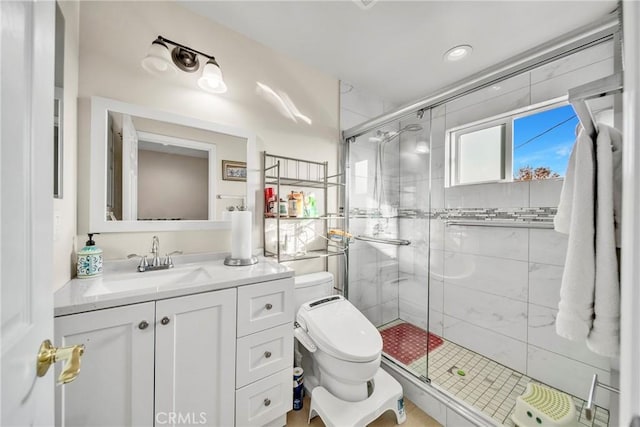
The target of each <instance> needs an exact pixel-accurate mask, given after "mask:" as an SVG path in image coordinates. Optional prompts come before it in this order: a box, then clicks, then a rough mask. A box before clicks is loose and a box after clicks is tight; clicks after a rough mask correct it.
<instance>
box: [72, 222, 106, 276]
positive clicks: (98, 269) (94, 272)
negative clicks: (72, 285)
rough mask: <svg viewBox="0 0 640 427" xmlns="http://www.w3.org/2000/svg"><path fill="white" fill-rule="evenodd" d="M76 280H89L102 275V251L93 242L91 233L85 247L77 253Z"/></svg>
mask: <svg viewBox="0 0 640 427" xmlns="http://www.w3.org/2000/svg"><path fill="white" fill-rule="evenodd" d="M77 272H78V279H89V278H91V277H96V276H100V275H101V274H102V249H100V248H99V247H97V246H96V242H94V241H93V233H90V234H89V240H87V243H86V246H85V247H84V248H82V249H80V251H78V269H77Z"/></svg>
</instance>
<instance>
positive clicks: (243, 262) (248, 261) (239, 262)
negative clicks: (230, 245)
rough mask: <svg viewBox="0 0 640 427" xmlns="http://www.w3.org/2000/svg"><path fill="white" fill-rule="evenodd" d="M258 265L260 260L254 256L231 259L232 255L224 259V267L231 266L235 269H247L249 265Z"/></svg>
mask: <svg viewBox="0 0 640 427" xmlns="http://www.w3.org/2000/svg"><path fill="white" fill-rule="evenodd" d="M257 263H258V258H256V257H254V256H252V257H251V258H245V259H242V258H231V255H229V256H228V257H226V258H225V259H224V265H230V266H233V267H245V266H247V265H253V264H257Z"/></svg>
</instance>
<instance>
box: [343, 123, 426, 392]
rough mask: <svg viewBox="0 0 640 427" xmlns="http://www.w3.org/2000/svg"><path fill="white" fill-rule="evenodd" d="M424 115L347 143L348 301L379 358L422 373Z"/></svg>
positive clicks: (424, 289)
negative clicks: (379, 345)
mask: <svg viewBox="0 0 640 427" xmlns="http://www.w3.org/2000/svg"><path fill="white" fill-rule="evenodd" d="M429 151H430V148H429V120H428V115H427V117H426V118H425V119H420V118H415V117H412V118H411V119H408V120H399V121H396V122H393V123H390V124H387V125H384V126H381V127H380V128H378V129H374V130H373V131H370V132H368V133H367V134H364V135H361V136H358V137H357V138H355V139H354V140H351V142H349V143H347V146H346V158H347V162H346V163H347V176H348V178H347V179H348V182H347V193H346V198H347V200H346V203H345V206H346V207H347V209H348V221H349V231H350V232H351V233H352V234H353V236H354V238H355V240H354V241H353V243H352V244H351V245H350V247H349V277H348V287H347V291H348V298H349V300H350V301H351V302H352V303H353V304H354V305H355V306H356V307H357V308H358V309H359V310H360V311H361V312H362V313H363V314H364V315H365V316H366V317H367V318H368V319H369V320H370V321H371V322H372V323H373V324H374V325H375V326H376V327H377V328H378V329H379V330H380V333H381V335H382V338H383V343H384V347H383V354H384V356H385V358H387V359H388V360H390V361H392V362H394V363H396V364H397V365H399V366H401V367H402V368H404V369H406V370H407V371H408V372H410V373H411V374H412V375H414V376H416V377H418V378H420V379H422V380H423V381H426V380H427V366H428V360H427V359H428V351H429V342H430V340H429V334H428V330H429V326H428V314H427V307H428V289H429V287H428V280H429V279H428V263H429V243H428V242H429V216H428V213H429V201H430V198H429V179H430V174H429V170H430V155H429Z"/></svg>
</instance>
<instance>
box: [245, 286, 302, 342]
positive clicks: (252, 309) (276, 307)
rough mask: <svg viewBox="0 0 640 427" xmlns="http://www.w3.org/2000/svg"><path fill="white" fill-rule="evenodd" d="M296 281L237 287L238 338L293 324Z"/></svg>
mask: <svg viewBox="0 0 640 427" xmlns="http://www.w3.org/2000/svg"><path fill="white" fill-rule="evenodd" d="M293 289H294V285H293V279H282V280H274V281H273V282H266V283H259V284H257V285H248V286H241V287H239V288H238V337H243V336H245V335H249V334H252V333H254V332H259V331H264V330H265V329H269V328H273V327H274V326H278V325H282V324H284V323H291V322H293V316H294V313H293V310H294V301H293Z"/></svg>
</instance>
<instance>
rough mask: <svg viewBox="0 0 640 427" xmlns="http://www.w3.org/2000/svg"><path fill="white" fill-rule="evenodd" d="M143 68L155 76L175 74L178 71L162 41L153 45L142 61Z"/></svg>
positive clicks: (156, 41)
mask: <svg viewBox="0 0 640 427" xmlns="http://www.w3.org/2000/svg"><path fill="white" fill-rule="evenodd" d="M142 68H144V69H145V70H146V71H148V72H149V73H151V74H155V75H162V74H174V73H175V72H176V71H177V70H176V67H175V66H174V65H173V60H172V59H171V54H170V53H169V49H168V48H167V45H166V44H164V42H163V41H162V40H160V39H156V40H154V41H153V43H151V47H150V48H149V53H147V56H146V57H145V58H144V59H143V60H142Z"/></svg>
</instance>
